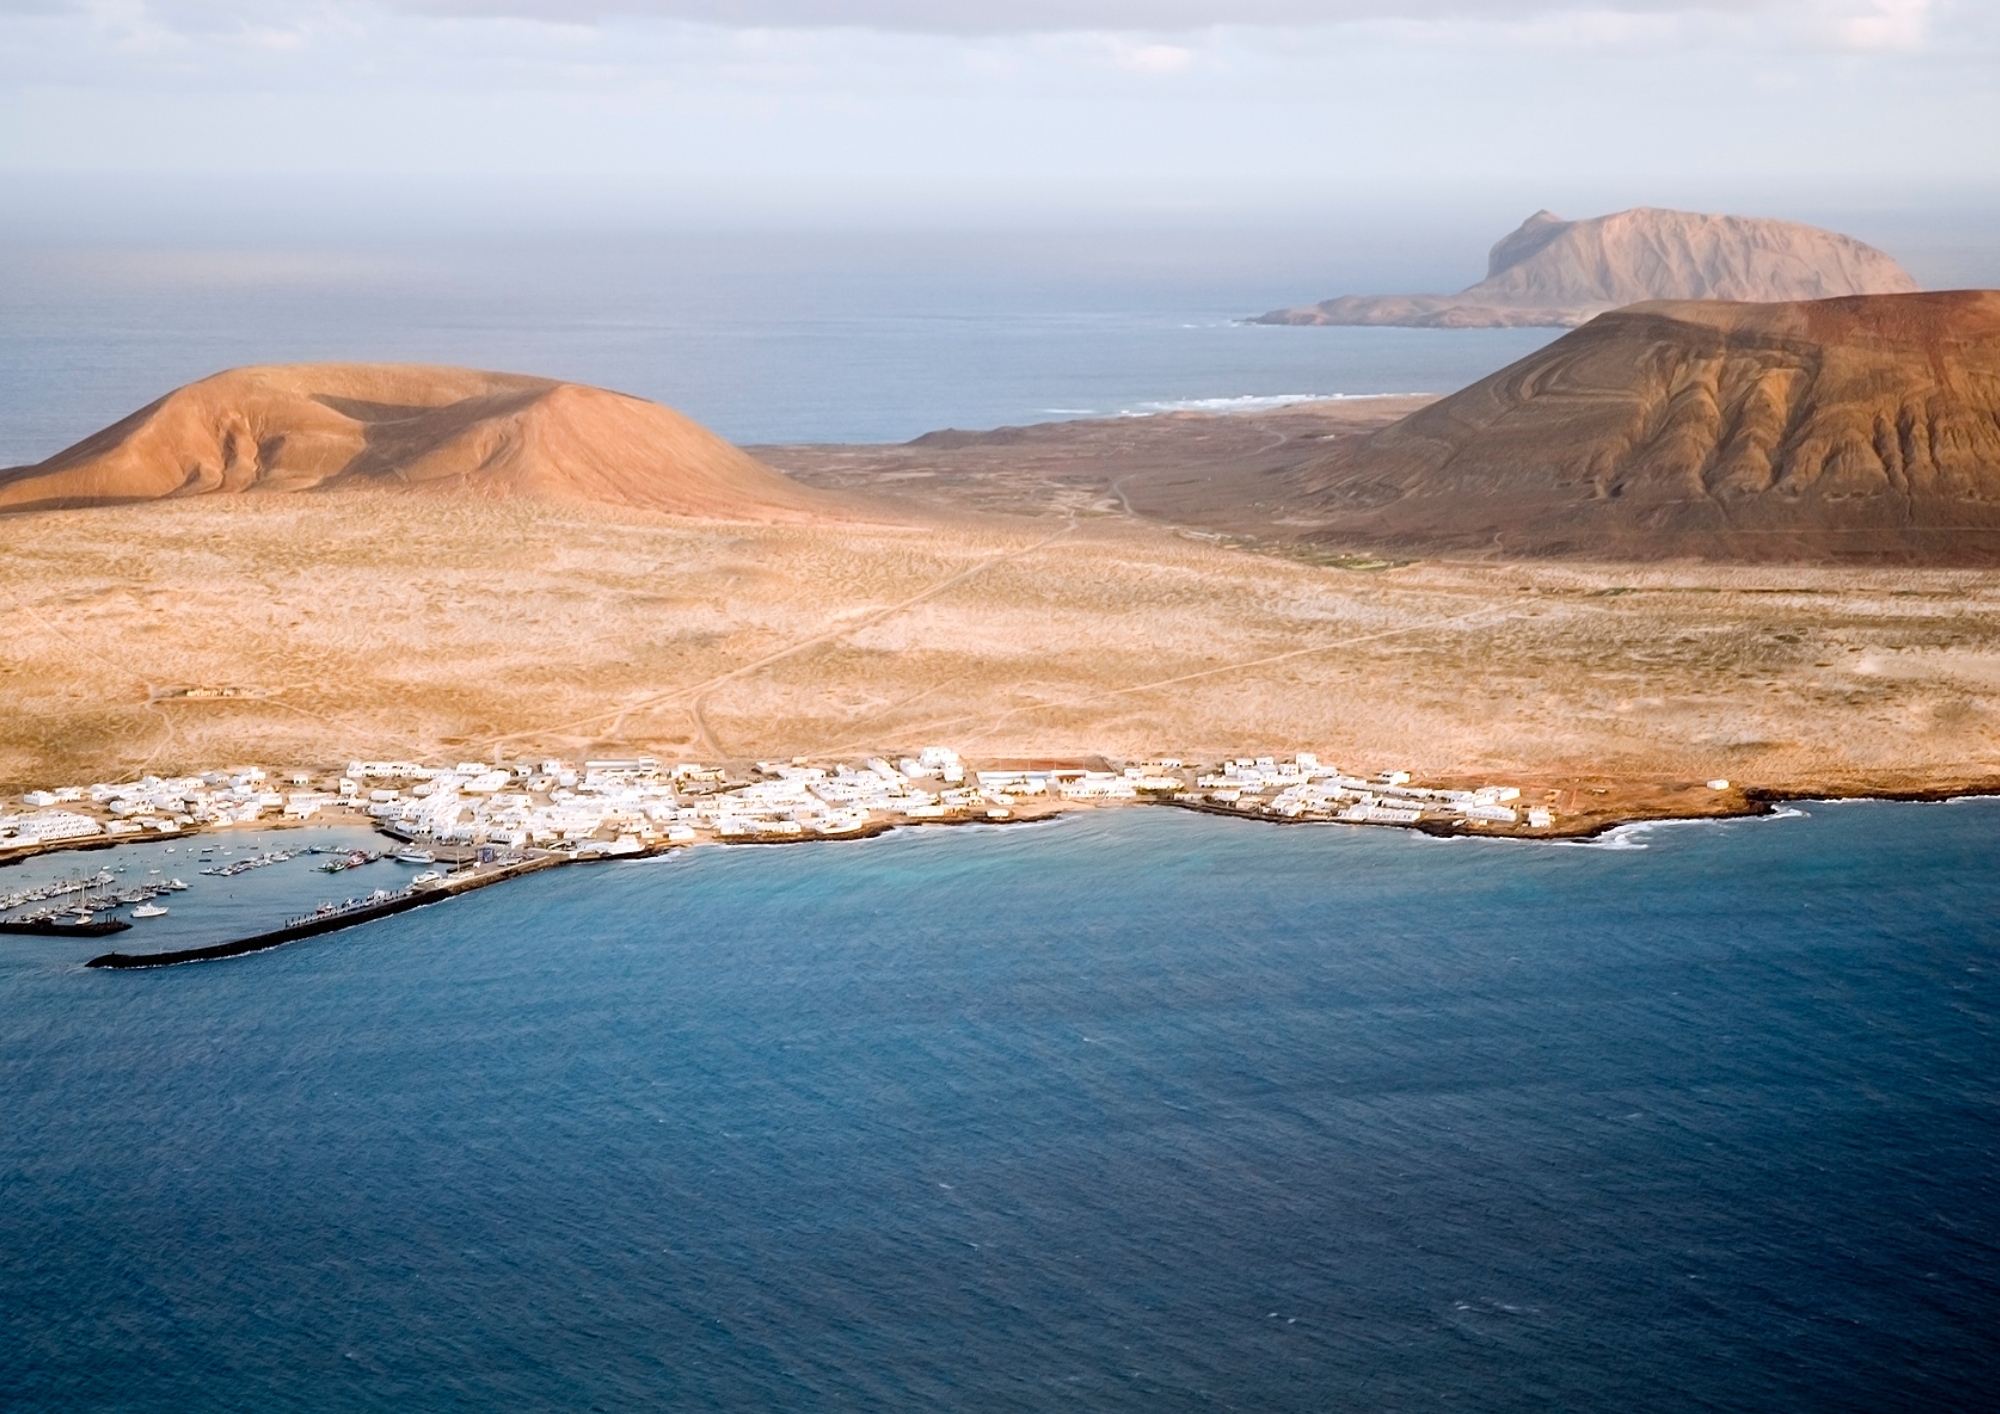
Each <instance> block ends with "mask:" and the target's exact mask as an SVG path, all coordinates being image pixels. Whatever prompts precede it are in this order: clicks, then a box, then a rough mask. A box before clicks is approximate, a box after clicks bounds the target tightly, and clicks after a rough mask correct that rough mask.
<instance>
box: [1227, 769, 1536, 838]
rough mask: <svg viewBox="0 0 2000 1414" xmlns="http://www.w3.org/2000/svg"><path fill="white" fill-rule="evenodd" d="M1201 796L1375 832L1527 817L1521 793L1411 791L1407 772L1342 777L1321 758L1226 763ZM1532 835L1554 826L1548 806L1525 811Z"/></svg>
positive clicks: (1500, 789) (1502, 789)
mask: <svg viewBox="0 0 2000 1414" xmlns="http://www.w3.org/2000/svg"><path fill="white" fill-rule="evenodd" d="M1195 784H1196V786H1197V788H1198V789H1199V791H1200V792H1201V794H1202V797H1203V798H1204V799H1206V800H1208V801H1210V802H1212V803H1214V804H1217V805H1225V806H1229V807H1231V808H1234V809H1237V810H1245V811H1257V812H1261V813H1265V814H1270V815H1276V816H1280V817H1282V818H1284V819H1287V820H1347V821H1353V822H1358V823H1365V824H1375V825H1414V824H1417V823H1418V822H1419V821H1424V820H1434V821H1437V822H1439V823H1443V824H1454V825H1465V824H1472V825H1518V824H1520V823H1522V818H1521V817H1522V811H1521V809H1520V807H1518V806H1516V805H1515V804H1514V803H1513V802H1515V801H1518V800H1520V798H1521V792H1520V789H1519V788H1518V787H1515V786H1479V787H1477V788H1475V789H1472V790H1439V789H1432V788H1429V787H1425V786H1413V785H1411V784H1410V773H1409V772H1408V771H1385V772H1384V773H1383V774H1382V775H1380V776H1378V777H1376V778H1375V779H1374V780H1363V779H1361V778H1359V777H1356V776H1348V775H1343V774H1342V773H1341V772H1340V771H1339V770H1337V769H1336V768H1334V767H1332V766H1322V765H1321V764H1320V762H1319V758H1317V757H1316V756H1312V755H1309V754H1306V753H1303V752H1302V753H1300V754H1299V755H1298V756H1297V757H1295V758H1294V759H1292V760H1290V761H1283V762H1281V761H1278V760H1276V759H1275V758H1273V757H1269V756H1259V757H1256V758H1254V759H1252V760H1247V761H1225V762H1224V763H1223V765H1222V769H1221V770H1219V771H1217V772H1215V773H1213V774H1210V775H1205V776H1201V777H1199V778H1198V779H1197V780H1196V782H1195ZM1526 815H1527V822H1526V823H1527V825H1528V827H1529V828H1530V829H1537V830H1545V829H1547V828H1549V826H1551V825H1552V824H1554V823H1555V815H1554V812H1553V811H1551V810H1550V809H1549V808H1548V807H1547V806H1544V805H1530V806H1528V807H1527V809H1526Z"/></svg>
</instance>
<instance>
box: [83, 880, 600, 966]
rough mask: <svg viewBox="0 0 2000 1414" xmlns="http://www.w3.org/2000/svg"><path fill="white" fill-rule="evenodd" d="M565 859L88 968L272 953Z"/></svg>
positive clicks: (104, 959) (106, 957)
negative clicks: (258, 931) (210, 941)
mask: <svg viewBox="0 0 2000 1414" xmlns="http://www.w3.org/2000/svg"><path fill="white" fill-rule="evenodd" d="M565 862H567V861H566V860H564V859H563V858H562V857H561V856H557V855H543V856H539V857H536V858H533V859H525V860H522V861H520V862H518V863H515V864H503V865H496V866H492V867H490V868H486V869H475V870H473V871H471V872H468V873H467V874H465V875H462V876H460V877H457V878H451V879H447V880H445V881H444V882H443V883H442V884H439V885H438V886H437V887H435V888H429V889H404V890H400V891H398V892H396V893H393V894H389V895H387V896H386V897H384V898H381V899H380V900H370V901H364V902H362V903H359V904H357V905H354V906H351V907H347V908H341V909H337V910H334V911H331V912H327V913H321V914H308V915H306V916H305V917H303V918H297V919H293V920H292V921H290V922H288V923H286V924H285V926H283V927H282V928H273V929H271V930H270V931H269V932H265V933H255V934H252V935H251V936H249V937H246V938H232V939H230V940H228V941H226V942H220V943H211V944H208V945H207V946H204V947H197V948H175V949H172V950H171V951H167V952H149V953H125V952H108V953H104V954H101V955H100V956H98V957H93V958H92V959H90V961H89V962H86V963H85V964H84V966H85V967H99V968H111V969H115V970H120V971H130V970H134V969H138V968H146V967H179V966H182V965H184V964H186V963H191V962H219V961H221V960H222V959H224V958H230V957H243V956H246V955H247V954H250V953H259V952H268V951H270V950H271V949H272V948H281V947H283V946H284V945H285V944H287V943H296V942H300V941H302V940H304V939H306V938H316V937H320V936H322V935H324V934H327V933H335V932H339V931H340V930H342V929H344V928H353V927H357V926H359V925H360V924H363V923H371V922H373V921H374V920H376V919H378V918H387V917H389V916H390V915H392V914H397V913H407V912H409V911H410V910H411V909H413V908H423V907H425V906H427V905H429V904H434V903H442V902H444V901H445V900H446V899H450V898H456V897H457V896H458V895H460V894H465V893H470V892H472V891H473V890H474V889H482V888H485V887H486V886H487V885H489V884H497V883H500V882H501V881H502V880H504V879H515V878H519V877H520V876H521V875H523V874H532V873H534V872H535V871H536V870H538V869H547V868H550V867H552V866H554V865H556V864H561V863H565Z"/></svg>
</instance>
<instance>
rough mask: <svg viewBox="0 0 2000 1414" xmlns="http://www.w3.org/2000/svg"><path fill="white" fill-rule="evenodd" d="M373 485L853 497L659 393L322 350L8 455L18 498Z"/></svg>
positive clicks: (639, 495) (776, 512)
mask: <svg viewBox="0 0 2000 1414" xmlns="http://www.w3.org/2000/svg"><path fill="white" fill-rule="evenodd" d="M359 486H382V487H406V488H416V489H427V490H467V491H473V492H478V493H483V494H487V495H503V496H506V495H518V496H528V497H535V498H541V499H553V500H580V501H594V502H601V503H610V504H614V505H625V506H632V507H638V508H644V509H648V510H656V511H664V512H667V513H670V514H677V515H688V516H705V517H716V518H722V519H731V518H748V519H752V520H799V519H811V518H814V517H817V516H820V515H826V514H832V513H836V507H837V504H838V503H837V502H836V501H834V500H833V498H830V497H827V496H825V495H824V494H823V493H819V492H815V491H811V490H808V489H807V488H805V487H802V486H799V485H797V484H795V483H793V482H791V481H788V480H787V479H786V478H784V477H783V476H781V475H779V474H778V473H777V472H775V471H773V470H771V469H770V468H769V467H767V466H765V465H764V464H763V463H761V462H759V461H757V460H756V459H755V458H753V457H751V456H749V455H748V454H747V453H745V452H743V451H741V450H739V449H738V448H737V447H735V446H733V445H732V444H730V443H729V442H727V441H724V440H723V439H722V438H721V437H718V436H716V435H715V434H714V433H713V432H710V431H709V430H708V429H706V428H704V427H702V426H700V425H699V424H697V423H695V422H692V421H690V420H689V419H687V418H685V417H683V416H681V415H680V414H679V413H677V412H675V411H673V410H672V409H671V408H667V407H663V406H661V405H660V404H658V403H652V402H647V401H645V400H644V399H641V398H634V397H628V396H626V395H624V394H622V393H613V392H607V391H605V390H604V389H601V388H591V387H586V386H584V385H581V384H577V383H565V382H559V381H557V380H554V379H548V378H535V377H529V376H525V375H521V374H510V373H488V372H482V371H478V370H473V369H463V368H439V367H430V366H425V365H414V364H358V363H321V364H290V365H268V366H260V367H249V368H237V369H231V370H229V371H227V372H224V373H218V374H216V375H214V376H213V377H209V378H204V379H202V380H200V381H199V382H196V383H190V384H188V385H187V386H185V387H182V388H178V389H176V390H175V391H173V392H171V393H169V394H167V395H166V396H165V397H163V398H161V399H159V400H158V401H157V402H154V403H151V404H148V405H147V406H146V407H143V408H141V409H139V410H138V411H137V412H135V413H132V414H131V415H130V416H128V417H126V418H123V419H121V420H120V421H118V422H116V423H114V424H112V425H111V426H110V427H107V428H105V429H103V430H102V431H100V432H97V433H95V434H93V435H92V436H90V437H87V438H85V439H84V440H83V441H81V442H78V443H77V444H76V445H74V446H72V447H69V448H67V449H66V450H64V451H61V452H58V453H56V454H55V455H54V456H52V457H50V458H48V459H47V460H46V461H43V462H40V463H37V464H36V465H33V466H22V467H11V468H7V469H4V470H0V512H5V511H27V510H42V509H55V508H60V507H78V506H95V505H112V504H118V503H122V502H129V501H150V500H158V499H161V498H164V497H169V496H201V495H231V494H240V493H245V492H252V491H258V492H298V491H314V490H327V489H334V488H342V487H359Z"/></svg>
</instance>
